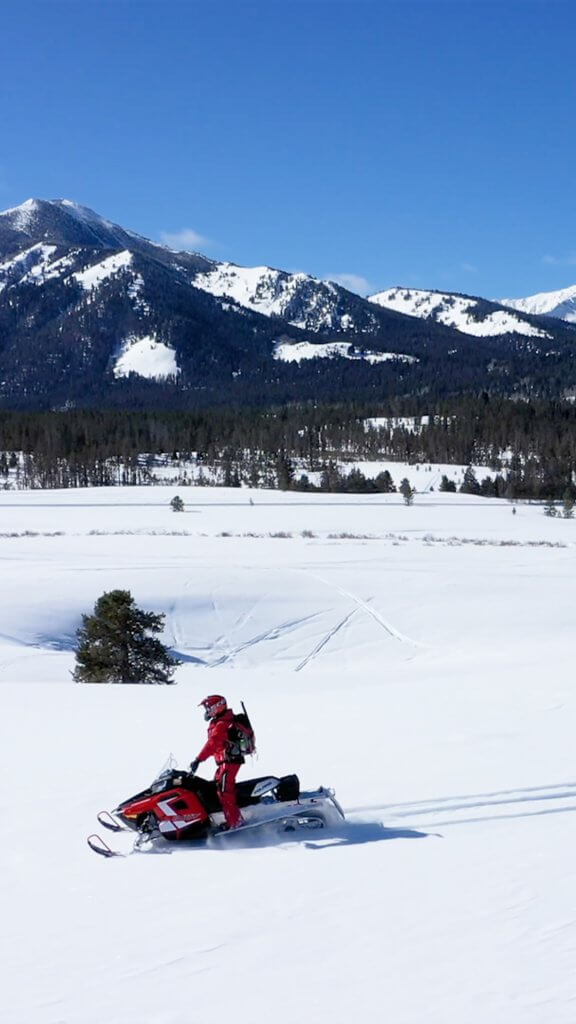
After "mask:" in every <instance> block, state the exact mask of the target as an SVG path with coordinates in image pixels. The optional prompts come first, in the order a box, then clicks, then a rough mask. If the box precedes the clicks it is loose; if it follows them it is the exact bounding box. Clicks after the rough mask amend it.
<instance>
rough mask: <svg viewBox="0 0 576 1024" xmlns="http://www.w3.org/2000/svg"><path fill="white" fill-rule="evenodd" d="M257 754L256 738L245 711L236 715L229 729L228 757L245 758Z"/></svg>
mask: <svg viewBox="0 0 576 1024" xmlns="http://www.w3.org/2000/svg"><path fill="white" fill-rule="evenodd" d="M255 752H256V736H255V735H254V729H253V728H252V725H251V722H250V719H249V718H248V715H247V714H246V712H245V711H243V712H240V714H237V715H234V718H233V720H232V722H231V723H230V725H229V727H228V757H230V758H240V757H242V758H244V757H246V755H247V754H254V753H255Z"/></svg>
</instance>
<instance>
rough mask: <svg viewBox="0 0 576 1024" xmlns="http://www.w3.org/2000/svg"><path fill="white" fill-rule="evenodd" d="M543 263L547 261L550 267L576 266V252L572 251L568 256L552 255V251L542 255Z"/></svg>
mask: <svg viewBox="0 0 576 1024" xmlns="http://www.w3.org/2000/svg"><path fill="white" fill-rule="evenodd" d="M542 263H546V264H547V265H548V266H549V267H574V266H576V252H570V253H568V255H567V256H552V255H551V254H550V253H546V255H545V256H543V257H542Z"/></svg>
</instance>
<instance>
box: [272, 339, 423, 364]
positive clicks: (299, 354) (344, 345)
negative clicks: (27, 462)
mask: <svg viewBox="0 0 576 1024" xmlns="http://www.w3.org/2000/svg"><path fill="white" fill-rule="evenodd" d="M336 356H341V357H342V358H343V359H362V360H364V361H365V362H367V363H386V362H389V361H390V360H391V359H399V360H400V361H401V362H404V363H417V362H418V360H417V358H416V357H415V356H407V355H402V354H401V353H398V352H371V351H369V350H364V349H357V348H355V347H354V346H353V345H351V344H350V342H349V341H329V342H326V343H322V342H321V343H320V344H314V343H312V342H310V341H296V342H290V341H281V342H278V343H277V344H276V347H275V349H274V358H275V359H280V360H281V361H282V362H285V363H300V362H302V360H303V359H334V358H335V357H336Z"/></svg>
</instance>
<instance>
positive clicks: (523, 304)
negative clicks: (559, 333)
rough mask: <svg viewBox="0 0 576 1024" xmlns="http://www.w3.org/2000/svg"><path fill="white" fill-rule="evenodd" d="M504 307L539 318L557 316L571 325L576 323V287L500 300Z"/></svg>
mask: <svg viewBox="0 0 576 1024" xmlns="http://www.w3.org/2000/svg"><path fill="white" fill-rule="evenodd" d="M498 301H499V302H501V303H502V305H504V306H511V307H512V308H513V309H518V310H520V312H522V313H532V314H534V315H538V316H556V317H559V318H560V319H561V320H567V321H568V322H569V323H576V285H572V286H571V287H570V288H561V289H560V290H559V291H556V292H539V293H538V294H537V295H529V296H528V297H527V298H525V299H499V300H498Z"/></svg>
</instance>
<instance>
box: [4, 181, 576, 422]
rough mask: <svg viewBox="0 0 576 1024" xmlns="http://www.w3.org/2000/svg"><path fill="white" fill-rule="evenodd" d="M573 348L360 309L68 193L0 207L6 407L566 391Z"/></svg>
mask: <svg viewBox="0 0 576 1024" xmlns="http://www.w3.org/2000/svg"><path fill="white" fill-rule="evenodd" d="M549 325H550V326H549ZM470 335H474V336H475V337H474V339H472V338H471V337H470ZM511 338H513V344H512V345H511ZM552 341H553V344H551V342H552ZM540 346H542V353H543V354H545V355H546V360H545V363H544V362H543V361H541V362H540V364H539V363H538V360H539V357H540V352H541V350H540ZM575 346H576V337H575V335H574V331H573V328H571V327H570V326H569V325H568V324H564V325H562V323H561V321H558V320H556V321H554V322H552V320H551V318H550V317H548V318H547V320H546V321H542V319H539V318H538V317H534V316H531V315H529V314H528V313H524V312H521V311H512V310H511V309H509V308H506V307H503V306H499V305H497V304H496V303H491V302H487V301H485V300H483V299H478V298H471V297H467V296H459V295H452V296H451V295H444V294H440V293H437V292H415V291H410V290H407V289H394V290H392V291H389V292H382V293H379V294H378V295H375V296H372V297H371V300H368V299H365V298H362V297H361V296H359V295H356V294H354V293H353V292H351V291H348V290H347V289H346V288H343V287H342V286H341V285H339V284H336V283H333V282H329V281H321V280H319V279H317V278H314V277H312V276H310V275H308V274H304V273H289V272H287V271H284V270H278V269H274V268H271V267H267V266H261V267H240V266H236V265H234V264H232V263H218V262H216V261H214V260H211V259H208V258H206V257H205V256H202V255H200V254H198V253H189V252H175V251H174V250H172V249H169V248H167V247H166V246H163V245H159V244H158V243H156V242H153V241H150V240H149V239H146V238H143V237H142V236H141V235H138V234H136V233H135V232H132V231H128V230H126V229H125V228H123V227H120V226H119V225H117V224H114V223H112V222H111V221H109V220H106V219H105V218H103V217H101V216H100V215H99V214H97V213H95V212H94V211H93V210H89V209H88V208H87V207H84V206H80V205H79V204H78V203H75V202H72V201H71V200H67V199H54V200H41V199H29V200H27V201H26V202H25V203H23V204H22V205H21V206H18V207H15V208H12V209H10V210H5V211H4V212H3V213H0V405H2V404H4V405H6V404H8V405H13V404H16V405H23V406H25V407H28V406H31V405H36V406H37V405H42V406H47V407H51V406H53V405H62V404H65V405H66V406H68V405H70V404H75V403H79V402H83V403H86V402H88V401H89V402H90V403H92V404H94V403H96V404H98V403H102V402H107V401H113V402H115V403H121V402H132V401H133V402H136V403H137V404H139V405H141V404H142V403H143V402H149V401H154V402H160V403H162V404H171V403H173V402H179V403H183V402H184V403H190V402H199V401H201V402H203V403H210V402H212V401H218V402H221V401H223V400H226V399H227V398H228V399H230V400H232V401H234V402H241V403H246V402H258V403H266V402H270V401H302V400H306V399H314V400H317V399H325V400H333V399H338V398H341V397H344V396H346V398H350V397H354V398H359V397H360V396H364V397H371V396H373V395H375V394H377V395H384V394H386V395H392V394H398V393H401V394H403V395H406V394H420V393H422V390H423V389H425V390H426V392H427V393H428V394H431V393H438V394H439V395H440V394H444V393H448V391H449V392H450V393H458V392H459V391H460V389H470V388H473V389H475V390H479V389H486V388H487V389H491V388H493V387H494V386H496V387H497V389H499V390H502V389H505V390H506V391H508V390H512V391H514V390H515V388H516V387H517V386H518V387H521V388H522V389H524V390H525V389H526V388H528V389H531V388H532V387H533V386H535V387H538V388H540V387H543V386H544V380H545V379H550V378H552V377H553V379H554V381H556V382H558V381H560V380H561V381H562V382H563V387H571V388H573V387H575V386H576V380H574V381H573V380H572V379H571V367H572V366H573V365H574V361H573V356H574V354H575V353H574V351H573V350H574V348H575ZM512 351H513V353H514V355H513V363H511V361H510V360H511V359H512V356H511V353H512ZM448 360H449V362H450V371H449V373H446V367H447V361H448ZM543 366H544V367H545V368H544V370H542V367H543ZM567 369H568V371H569V372H567ZM495 381H496V384H494V382H495ZM532 382H534V384H532ZM555 386H556V387H557V386H558V385H557V383H556V384H555ZM160 389H162V390H160Z"/></svg>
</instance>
